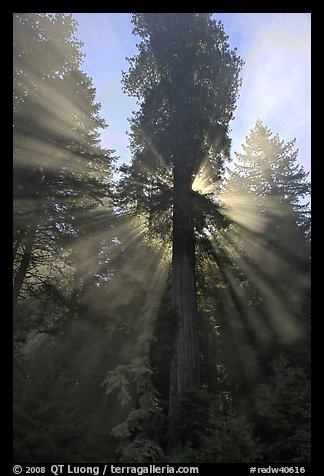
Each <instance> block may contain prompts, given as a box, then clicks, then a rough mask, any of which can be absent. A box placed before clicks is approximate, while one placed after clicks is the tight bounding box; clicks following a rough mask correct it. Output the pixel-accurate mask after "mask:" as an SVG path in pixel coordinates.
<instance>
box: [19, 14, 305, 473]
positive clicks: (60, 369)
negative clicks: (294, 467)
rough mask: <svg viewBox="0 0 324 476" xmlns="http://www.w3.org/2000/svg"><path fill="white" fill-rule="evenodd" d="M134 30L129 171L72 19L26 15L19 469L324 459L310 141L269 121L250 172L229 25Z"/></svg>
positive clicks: (22, 37) (22, 29) (161, 23)
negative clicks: (237, 136)
mask: <svg viewBox="0 0 324 476" xmlns="http://www.w3.org/2000/svg"><path fill="white" fill-rule="evenodd" d="M132 22H133V33H134V34H135V35H137V36H138V37H139V43H138V45H137V48H138V53H137V55H135V56H134V57H133V58H129V59H128V61H129V69H128V71H126V72H124V73H123V77H122V85H123V88H124V91H125V92H126V93H127V94H128V95H130V96H133V97H135V98H136V99H137V102H138V110H137V111H136V112H134V114H133V116H132V118H131V119H130V147H131V151H132V160H131V162H130V163H129V164H123V165H119V167H118V168H117V167H116V164H115V162H116V158H115V157H114V151H112V150H107V149H105V148H103V147H102V146H101V143H100V134H99V131H100V129H103V128H105V127H106V126H107V124H106V123H105V121H104V120H103V118H102V117H101V113H100V104H98V103H97V102H96V91H95V88H94V87H93V84H92V79H91V78H90V77H89V76H88V75H87V74H86V73H85V72H84V71H83V69H82V61H83V54H82V52H81V47H82V43H81V42H80V41H79V40H78V38H77V37H76V27H77V24H76V21H75V20H74V19H73V16H72V15H71V14H43V13H20V14H14V15H13V25H14V31H13V33H14V35H13V40H14V50H13V53H14V64H13V66H14V69H13V142H14V150H13V152H14V153H13V161H14V162H13V176H14V187H13V200H14V208H13V304H14V307H13V311H14V313H13V314H14V316H13V317H14V328H13V329H14V331H13V337H14V369H13V370H14V458H15V461H16V462H18V463H19V462H28V463H45V462H53V463H56V464H57V463H61V462H63V463H64V462H67V461H69V462H71V463H73V462H77V463H80V462H84V463H87V462H89V463H90V462H93V463H95V462H99V461H100V462H110V463H111V462H116V463H117V462H123V463H151V462H156V463H169V462H173V463H184V464H188V463H190V464H194V463H206V462H211V463H242V462H243V463H244V462H246V463H255V464H257V463H259V464H263V463H267V464H272V463H290V464H305V463H308V462H310V240H311V234H310V207H309V203H308V200H309V195H310V183H309V178H308V174H307V173H306V171H305V170H304V168H303V167H302V166H301V165H300V163H299V152H298V149H297V148H296V141H295V140H294V139H292V140H290V141H287V142H285V141H284V140H282V139H280V137H279V136H278V135H277V134H276V133H275V131H274V132H272V131H271V130H270V129H269V128H268V127H267V126H266V125H265V124H264V123H263V122H262V120H261V119H262V118H261V119H259V120H257V122H256V124H255V126H254V127H253V128H252V129H251V130H250V131H247V135H246V139H245V143H244V144H243V146H242V151H241V152H235V151H234V160H232V161H231V160H230V156H231V154H230V151H231V131H230V121H231V120H232V119H233V117H234V112H235V105H236V101H237V99H238V95H239V91H240V85H241V79H240V72H241V68H242V65H243V60H242V59H241V58H239V56H238V54H237V51H236V50H235V49H234V50H231V49H230V47H229V38H228V36H227V34H226V33H225V31H224V28H223V25H222V24H221V22H219V21H216V20H214V19H213V17H212V14H209V13H186V14H183V13H135V14H133V15H132ZM243 59H244V58H243ZM116 171H118V174H115V172H116ZM238 435H239V437H238Z"/></svg>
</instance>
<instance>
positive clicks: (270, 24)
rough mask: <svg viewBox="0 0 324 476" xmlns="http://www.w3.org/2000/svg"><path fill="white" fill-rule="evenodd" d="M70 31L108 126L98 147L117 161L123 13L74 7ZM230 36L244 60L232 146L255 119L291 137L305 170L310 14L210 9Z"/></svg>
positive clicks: (129, 102)
mask: <svg viewBox="0 0 324 476" xmlns="http://www.w3.org/2000/svg"><path fill="white" fill-rule="evenodd" d="M73 16H74V18H75V19H76V20H77V21H78V23H79V25H78V30H77V33H76V36H77V37H78V39H80V40H81V41H83V42H84V47H83V49H82V51H83V52H84V53H85V55H86V56H85V59H84V63H83V70H84V71H85V72H86V73H87V74H88V75H89V76H90V77H91V78H92V80H93V85H94V87H95V88H96V90H97V96H96V97H97V101H98V102H100V103H101V106H102V108H101V115H102V116H103V117H104V118H105V120H106V122H107V123H108V125H109V127H108V128H107V129H105V130H104V131H102V134H101V141H102V145H103V146H104V147H107V148H110V149H114V150H115V151H116V152H115V155H117V156H118V157H119V160H120V162H121V163H123V162H128V161H129V160H130V159H131V151H130V149H129V147H128V136H127V133H126V131H127V130H129V122H128V120H127V118H130V117H131V115H132V111H134V110H136V101H135V99H134V98H131V97H128V96H127V95H126V94H125V93H123V91H122V85H121V77H122V73H121V71H122V70H123V71H127V70H128V66H129V64H128V62H127V60H126V59H125V58H126V57H132V56H134V55H135V54H136V53H137V48H136V43H137V42H139V38H138V37H136V36H134V35H132V23H131V14H129V13H73ZM213 17H214V18H215V19H216V20H221V22H222V23H223V26H224V30H225V32H226V34H227V35H229V39H228V42H229V45H230V47H231V48H232V49H233V48H235V47H236V48H237V53H238V55H239V56H240V57H241V58H242V59H243V61H244V63H245V64H244V66H243V69H242V72H241V77H242V86H241V88H240V97H239V99H238V101H237V107H236V111H235V113H234V116H235V118H234V120H232V121H231V123H230V129H231V134H230V136H231V138H232V150H231V155H232V157H234V152H240V151H242V148H241V145H242V144H243V143H244V142H245V138H246V136H247V135H248V134H249V131H250V130H251V129H252V128H253V127H254V126H255V123H256V121H257V119H261V121H262V122H263V124H264V125H265V126H267V127H269V128H270V129H271V131H272V132H273V133H274V134H278V135H279V137H280V139H282V140H284V141H289V140H291V139H294V138H295V139H296V145H297V147H298V149H299V156H298V160H299V162H300V163H301V164H302V165H303V167H304V168H305V169H306V170H308V171H309V170H310V166H311V164H310V161H311V14H310V13H215V14H213Z"/></svg>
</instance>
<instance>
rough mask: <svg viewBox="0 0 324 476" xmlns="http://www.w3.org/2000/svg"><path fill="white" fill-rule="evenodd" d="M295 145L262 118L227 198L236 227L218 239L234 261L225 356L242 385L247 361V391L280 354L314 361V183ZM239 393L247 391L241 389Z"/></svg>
mask: <svg viewBox="0 0 324 476" xmlns="http://www.w3.org/2000/svg"><path fill="white" fill-rule="evenodd" d="M295 142H296V141H295V140H292V141H288V142H284V141H283V140H280V138H279V137H278V135H273V134H272V132H271V131H270V129H269V128H267V127H265V126H264V125H263V124H262V122H261V121H257V123H256V125H255V127H254V128H253V129H252V130H251V131H250V133H249V135H248V136H247V138H246V142H245V143H244V145H243V152H242V153H236V163H235V166H234V167H233V169H232V170H231V171H230V173H229V177H228V180H227V181H226V183H225V186H224V190H223V193H222V201H223V202H224V204H226V206H227V212H228V214H229V216H230V218H231V219H232V220H233V222H234V224H233V225H231V227H230V228H229V229H228V230H227V231H226V233H224V234H223V235H222V236H219V237H218V239H219V240H220V243H221V246H223V247H225V249H227V253H228V257H229V262H230V263H231V264H230V265H227V266H224V267H223V269H224V270H225V275H224V281H225V282H227V288H226V289H227V290H226V292H224V293H223V295H224V305H225V311H224V313H225V315H224V317H223V322H222V324H221V328H222V332H223V336H224V339H225V342H226V345H225V348H226V347H227V351H225V354H224V355H223V357H225V355H226V353H227V354H228V357H229V360H228V362H229V363H230V362H231V361H232V363H231V364H230V366H231V367H232V371H234V373H232V377H233V380H235V381H236V382H239V381H240V377H239V374H241V375H242V376H243V375H244V374H245V370H244V369H241V370H240V371H239V369H240V367H241V365H242V364H243V363H244V360H246V368H247V367H249V370H248V371H247V375H246V378H247V379H246V385H247V386H248V387H249V388H251V386H253V384H254V383H255V379H256V378H259V377H261V375H262V374H263V375H267V373H268V372H271V370H270V368H271V364H272V360H273V358H274V357H275V356H276V355H278V353H283V355H286V356H288V355H289V356H290V358H293V359H294V360H295V362H296V363H300V364H301V362H302V361H304V363H306V361H307V362H309V341H310V334H309V322H308V317H307V315H308V312H305V306H306V302H309V300H308V293H309V288H310V277H309V276H310V273H309V272H310V210H309V205H308V203H307V202H306V199H307V198H308V196H309V193H310V183H309V181H308V173H307V172H306V171H305V170H304V169H303V167H302V166H301V165H300V164H299V163H298V150H297V149H296V146H295ZM235 303H236V304H235ZM233 304H235V306H234V308H233V309H232V312H230V307H229V306H230V305H231V306H233ZM228 316H232V319H229V318H228ZM235 316H236V317H235ZM235 319H236V321H235ZM239 342H240V345H238V343H239ZM234 343H235V344H234ZM235 346H236V347H237V348H238V349H239V348H240V349H243V348H245V349H246V350H245V359H244V358H243V354H241V356H239V355H236V357H235V358H234V359H233V357H234V355H235V354H237V352H236V351H235V350H234V347H235ZM297 348H298V352H297ZM231 353H232V357H230V354H231ZM239 354H240V352H239ZM248 355H250V359H249V358H248V357H247V356H248ZM239 362H241V363H239ZM306 366H308V364H306ZM253 367H254V370H253ZM243 380H244V379H243V378H242V379H241V382H242V384H243ZM243 388H244V386H243ZM237 391H238V393H240V392H242V388H241V389H239V385H238V387H237Z"/></svg>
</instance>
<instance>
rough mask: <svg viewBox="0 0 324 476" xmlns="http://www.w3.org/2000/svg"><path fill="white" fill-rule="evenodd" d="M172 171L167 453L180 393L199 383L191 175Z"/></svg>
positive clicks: (173, 445)
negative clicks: (172, 331) (173, 325)
mask: <svg viewBox="0 0 324 476" xmlns="http://www.w3.org/2000/svg"><path fill="white" fill-rule="evenodd" d="M179 165H181V164H176V165H175V168H174V209H173V256H172V301H173V306H174V308H175V310H176V314H177V317H178V331H177V337H176V343H175V353H174V356H173V359H172V362H171V373H170V393H169V416H168V452H169V454H170V453H171V454H172V453H174V452H175V451H177V450H178V449H179V445H180V442H179V441H177V438H176V434H175V418H176V413H177V405H178V402H179V399H180V397H181V395H182V393H183V392H185V391H188V390H193V389H195V388H198V387H199V384H200V365H199V346H198V313H197V299H196V277H195V236H194V225H193V220H192V207H191V203H190V202H191V200H190V197H191V182H192V178H191V174H189V173H186V172H185V170H184V168H183V167H180V166H179Z"/></svg>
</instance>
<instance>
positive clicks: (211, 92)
mask: <svg viewBox="0 0 324 476" xmlns="http://www.w3.org/2000/svg"><path fill="white" fill-rule="evenodd" d="M133 24H134V29H133V33H134V34H135V35H138V36H139V37H140V43H139V44H138V49H139V53H138V55H137V56H135V57H133V58H130V59H129V62H130V68H129V71H128V72H127V73H124V77H123V84H124V88H125V91H126V92H127V93H128V94H129V95H132V96H135V97H136V98H137V99H138V105H139V109H138V111H137V112H136V113H134V115H133V118H132V119H131V127H132V131H131V147H132V151H133V161H132V164H131V165H130V167H128V168H127V167H124V168H123V171H124V173H125V172H126V174H127V180H126V179H125V178H124V183H123V187H124V193H125V190H128V193H129V195H128V201H133V202H134V203H136V209H141V211H143V212H144V213H146V215H147V218H148V222H149V225H150V226H153V227H154V223H155V221H154V216H156V215H157V214H158V215H159V223H160V224H161V221H162V223H165V224H166V227H165V229H164V230H163V229H161V225H159V230H158V231H159V232H160V233H161V232H162V234H163V233H165V234H166V235H167V232H168V231H167V225H168V223H170V224H171V223H172V227H171V230H172V300H173V306H174V308H175V310H176V315H177V320H178V322H177V328H178V331H177V338H176V342H175V353H174V356H173V359H172V364H171V375H170V399H169V451H173V450H174V448H175V447H176V446H177V444H178V442H177V441H176V438H175V428H174V419H175V414H176V406H177V403H178V401H179V398H180V396H181V395H182V394H183V393H184V392H186V391H189V390H194V389H196V388H198V387H199V384H200V370H199V347H198V313H197V299H196V277H195V237H196V232H197V228H198V226H199V227H200V228H201V224H202V213H203V210H204V209H206V203H207V202H208V206H210V205H211V206H213V207H214V212H215V215H217V210H216V209H217V206H216V204H214V205H212V204H211V203H210V202H209V199H208V198H207V197H204V196H202V195H200V194H199V193H198V192H195V191H193V190H192V185H193V181H194V178H195V176H196V174H197V173H198V170H199V167H200V166H201V164H202V163H203V162H205V161H208V162H209V166H210V171H211V173H212V174H213V175H214V178H215V179H219V178H220V176H221V173H222V170H223V164H224V160H225V159H226V158H227V157H228V154H229V147H230V139H229V137H228V124H229V122H230V120H231V119H232V118H233V111H234V108H235V101H236V99H237V96H238V89H239V85H240V80H239V72H240V69H241V66H242V62H241V60H240V58H239V57H238V56H237V55H236V51H235V50H230V49H229V45H228V42H227V40H228V37H227V35H226V34H225V32H224V29H223V26H222V24H221V22H219V21H215V20H214V19H213V18H212V15H211V14H209V13H136V14H133ZM168 177H170V178H168ZM125 182H128V185H129V187H128V188H125ZM152 190H153V191H154V193H152ZM170 211H172V222H171V221H168V219H165V220H163V215H165V216H167V215H168V213H169V214H170V215H171V213H170ZM156 222H158V220H156Z"/></svg>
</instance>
